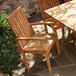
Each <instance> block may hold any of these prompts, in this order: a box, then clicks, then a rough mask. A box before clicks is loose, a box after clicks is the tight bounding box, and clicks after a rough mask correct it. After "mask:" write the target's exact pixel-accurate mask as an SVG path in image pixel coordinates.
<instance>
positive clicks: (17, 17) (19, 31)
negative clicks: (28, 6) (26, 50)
mask: <svg viewBox="0 0 76 76" xmlns="http://www.w3.org/2000/svg"><path fill="white" fill-rule="evenodd" d="M7 20H8V22H9V24H10V26H11V28H12V30H13V32H14V33H15V35H16V37H30V36H33V35H34V34H35V32H34V30H33V29H32V27H31V26H30V24H29V22H28V21H27V19H26V17H25V15H24V13H23V12H22V9H21V8H20V7H19V8H18V9H17V10H16V11H14V12H13V13H12V14H11V15H10V16H9V17H8V18H7ZM19 43H20V46H21V47H22V48H23V47H24V45H25V44H26V42H24V41H23V40H22V41H20V42H19Z"/></svg>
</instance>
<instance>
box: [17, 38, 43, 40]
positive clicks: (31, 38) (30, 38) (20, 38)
mask: <svg viewBox="0 0 76 76" xmlns="http://www.w3.org/2000/svg"><path fill="white" fill-rule="evenodd" d="M16 39H17V40H44V38H42V37H19V38H16Z"/></svg>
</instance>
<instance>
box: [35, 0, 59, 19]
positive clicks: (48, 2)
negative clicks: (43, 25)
mask: <svg viewBox="0 0 76 76" xmlns="http://www.w3.org/2000/svg"><path fill="white" fill-rule="evenodd" d="M37 2H38V5H39V8H40V11H41V14H42V17H43V20H46V19H48V18H49V17H50V16H48V15H47V14H45V13H44V10H47V9H49V8H52V7H55V6H58V5H60V3H59V1H58V0H37Z"/></svg>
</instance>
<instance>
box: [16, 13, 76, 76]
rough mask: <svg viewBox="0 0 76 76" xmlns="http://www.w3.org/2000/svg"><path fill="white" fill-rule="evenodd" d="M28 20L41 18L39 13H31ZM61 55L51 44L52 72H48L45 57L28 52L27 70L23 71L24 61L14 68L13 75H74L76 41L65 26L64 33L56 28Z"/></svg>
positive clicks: (39, 19) (75, 70) (36, 20)
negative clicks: (17, 67) (18, 67)
mask: <svg viewBox="0 0 76 76" xmlns="http://www.w3.org/2000/svg"><path fill="white" fill-rule="evenodd" d="M28 20H29V22H30V23H31V22H39V21H41V20H42V17H41V14H36V15H33V16H32V17H31V18H30V19H28ZM57 33H58V37H59V43H60V48H61V55H58V54H57V50H56V45H54V46H53V48H52V49H51V52H50V54H49V56H50V62H51V66H52V72H48V68H47V65H46V61H45V57H44V56H43V55H36V54H28V55H27V57H28V64H29V72H26V73H25V68H24V63H22V64H21V66H20V69H18V70H16V72H15V73H16V74H17V75H15V76H76V43H75V41H74V39H73V34H72V31H70V30H69V31H68V30H67V28H65V31H64V33H62V30H61V29H60V30H58V31H57Z"/></svg>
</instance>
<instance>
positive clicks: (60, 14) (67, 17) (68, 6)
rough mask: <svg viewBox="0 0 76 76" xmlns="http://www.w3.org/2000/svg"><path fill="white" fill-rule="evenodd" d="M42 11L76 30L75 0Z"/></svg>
mask: <svg viewBox="0 0 76 76" xmlns="http://www.w3.org/2000/svg"><path fill="white" fill-rule="evenodd" d="M44 12H45V13H46V14H48V15H50V16H51V17H53V18H54V19H56V20H58V21H59V22H61V23H63V24H64V25H65V26H67V27H69V28H70V29H72V30H73V31H75V32H76V0H72V1H69V2H67V3H64V4H61V5H59V6H55V7H53V8H50V9H47V10H45V11H44Z"/></svg>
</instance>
